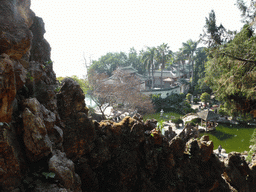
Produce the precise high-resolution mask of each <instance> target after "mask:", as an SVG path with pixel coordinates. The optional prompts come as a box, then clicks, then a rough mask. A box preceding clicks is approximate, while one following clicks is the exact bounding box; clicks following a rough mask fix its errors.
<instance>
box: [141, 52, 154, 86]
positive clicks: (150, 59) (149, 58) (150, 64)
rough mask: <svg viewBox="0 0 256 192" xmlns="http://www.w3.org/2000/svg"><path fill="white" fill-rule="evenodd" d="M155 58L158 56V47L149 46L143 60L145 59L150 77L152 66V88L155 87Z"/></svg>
mask: <svg viewBox="0 0 256 192" xmlns="http://www.w3.org/2000/svg"><path fill="white" fill-rule="evenodd" d="M155 58H156V48H155V47H151V48H150V47H147V51H146V52H144V54H143V57H142V60H143V61H144V67H145V68H146V69H147V70H148V75H149V77H150V68H151V75H152V76H151V77H152V89H153V88H154V69H155Z"/></svg>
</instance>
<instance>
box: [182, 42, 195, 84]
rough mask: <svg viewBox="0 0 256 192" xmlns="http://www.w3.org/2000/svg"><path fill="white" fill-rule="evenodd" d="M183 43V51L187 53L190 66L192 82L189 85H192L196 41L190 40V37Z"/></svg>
mask: <svg viewBox="0 0 256 192" xmlns="http://www.w3.org/2000/svg"><path fill="white" fill-rule="evenodd" d="M182 45H183V53H184V54H185V55H187V58H188V63H189V65H190V66H192V69H191V72H192V76H191V77H192V82H191V87H193V78H194V54H195V51H196V48H197V42H194V41H192V40H191V39H190V40H188V41H187V42H186V43H182Z"/></svg>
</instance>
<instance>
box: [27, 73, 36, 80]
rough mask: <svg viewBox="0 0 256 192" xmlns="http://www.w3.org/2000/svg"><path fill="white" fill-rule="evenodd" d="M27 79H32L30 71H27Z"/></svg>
mask: <svg viewBox="0 0 256 192" xmlns="http://www.w3.org/2000/svg"><path fill="white" fill-rule="evenodd" d="M27 79H29V80H30V81H34V77H32V75H31V73H30V72H28V73H27Z"/></svg>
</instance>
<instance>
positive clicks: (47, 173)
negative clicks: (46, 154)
mask: <svg viewBox="0 0 256 192" xmlns="http://www.w3.org/2000/svg"><path fill="white" fill-rule="evenodd" d="M42 175H43V176H45V178H46V179H48V178H52V179H53V178H54V177H55V173H53V172H42Z"/></svg>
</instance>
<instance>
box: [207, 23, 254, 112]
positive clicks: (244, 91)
mask: <svg viewBox="0 0 256 192" xmlns="http://www.w3.org/2000/svg"><path fill="white" fill-rule="evenodd" d="M207 53H208V55H209V57H208V58H209V60H208V62H207V63H206V65H205V78H204V80H203V81H204V83H206V84H207V85H208V86H210V87H211V89H212V90H213V91H214V92H215V95H216V97H217V99H218V100H219V101H222V102H229V103H231V107H230V108H229V110H230V114H236V113H249V112H250V111H252V110H253V109H254V108H255V105H256V101H255V97H256V92H255V84H256V60H255V58H256V36H255V35H254V34H253V29H252V28H251V26H250V25H245V26H244V27H243V29H242V30H241V32H239V33H237V34H236V36H235V37H234V39H233V40H232V41H230V42H228V43H226V44H223V45H218V46H215V47H214V48H213V47H210V48H208V50H207ZM231 110H232V111H231Z"/></svg>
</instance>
